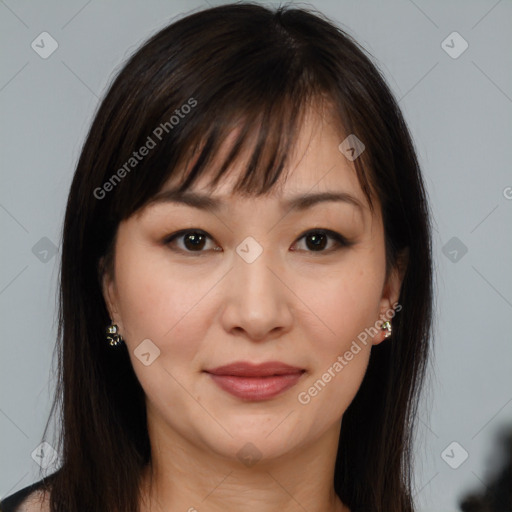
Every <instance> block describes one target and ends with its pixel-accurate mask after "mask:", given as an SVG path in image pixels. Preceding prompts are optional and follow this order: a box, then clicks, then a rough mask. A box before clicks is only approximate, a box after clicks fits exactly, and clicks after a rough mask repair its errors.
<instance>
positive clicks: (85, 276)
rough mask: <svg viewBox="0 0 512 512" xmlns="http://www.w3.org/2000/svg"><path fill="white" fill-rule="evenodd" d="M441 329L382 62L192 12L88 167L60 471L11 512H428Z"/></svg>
mask: <svg viewBox="0 0 512 512" xmlns="http://www.w3.org/2000/svg"><path fill="white" fill-rule="evenodd" d="M431 321H432V262H431V242H430V220H429V211H428V204H427V198H426V191H425V188H424V184H423V180H422V177H421V173H420V169H419V166H418V162H417V158H416V155H415V152H414V148H413V144H412V141H411V137H410V135H409V132H408V129H407V127H406V125H405V122H404V120H403V117H402V115H401V113H400V110H399V108H398V106H397V104H396V102H395V100H394V99H393V97H392V95H391V93H390V91H389V89H388V87H387V85H386V84H385V82H384V80H383V78H382V77H381V75H380V74H379V72H378V70H377V69H376V67H375V65H374V64H372V63H371V61H370V59H369V58H368V57H367V56H366V55H365V53H364V51H363V50H362V49H361V48H360V47H359V46H358V45H357V44H356V43H355V42H354V41H353V40H352V39H351V38H350V37H349V36H348V35H347V34H345V33H344V32H343V31H341V30H340V29H339V28H337V27H335V26H334V25H333V24H332V23H331V22H329V21H328V20H327V19H325V18H324V17H323V16H322V15H321V14H313V13H312V12H311V11H306V10H302V9H292V8H288V7H282V8H279V9H276V10H271V9H268V8H266V7H263V6H258V5H252V4H236V5H226V6H220V7H215V8H211V9H207V10H203V11H201V12H197V13H194V14H192V15H189V16H187V17H185V18H183V19H181V20H179V21H177V22H175V23H173V24H172V25H170V26H168V27H166V28H165V29H163V30H161V31H160V32H159V33H157V34H156V35H154V36H153V37H152V38H151V39H150V40H149V41H148V42H147V43H145V44H144V45H143V46H142V48H140V49H139V50H138V51H137V52H136V53H135V54H134V55H133V56H132V57H131V58H130V59H129V61H128V63H127V64H126V65H125V66H124V68H123V69H122V71H121V72H120V74H119V75H118V77H117V78H116V80H115V81H114V83H113V84H112V86H111V87H110V90H109V91H108V93H107V95H106V97H105V99H104V100H103V102H102V104H101V106H100V108H99V111H98V112H97V114H96V117H95V119H94V122H93V124H92V127H91V129H90V132H89V134H88V137H87V140H86V142H85V145H84V147H83V149H82V153H81V156H80V159H79V162H78V166H77V169H76V172H75V175H74V179H73V183H72V185H71V190H70V194H69V199H68V204H67V210H66V216H65V222H64V230H63V241H62V265H61V280H60V309H59V343H60V346H59V348H60V351H61V352H60V354H61V357H60V359H59V369H60V383H59V386H58V389H57V393H56V398H55V402H54V406H53V408H52V413H53V412H54V411H55V410H56V407H58V406H59V407H61V409H62V418H61V420H62V436H61V438H60V445H59V448H60V453H61V458H62V461H61V465H60V468H59V469H58V470H56V471H55V472H54V473H53V474H51V475H50V476H48V477H46V478H44V479H42V480H41V481H40V482H37V483H36V484H34V485H33V486H31V487H29V488H26V489H24V490H22V491H20V492H19V493H17V494H16V495H14V496H12V497H10V498H8V499H6V500H5V501H4V502H3V504H2V506H3V508H2V510H4V512H5V511H6V510H7V511H9V510H15V507H16V506H17V503H20V502H21V501H22V500H24V506H25V507H26V508H25V509H26V510H31V511H32V510H41V509H42V510H52V511H66V512H78V511H84V510H87V511H89V510H94V511H97V512H100V511H105V512H106V511H109V512H111V511H122V512H128V511H149V510H152V511H163V510H189V511H193V510H199V511H203V510H204V511H208V510H211V511H216V510H220V509H222V510H238V511H240V510H241V511H244V510H251V511H254V510H257V511H267V510H269V511H270V510H272V511H274V510H282V511H285V512H288V511H292V510H293V511H295V510H308V511H310V512H316V511H320V510H322V511H329V512H334V511H336V512H341V511H343V512H348V511H351V512H357V511H370V510H371V511H373V512H378V511H379V512H384V511H386V512H389V511H394V512H395V511H396V512H405V511H408V512H410V511H412V510H414V504H413V501H412V491H411V474H412V468H411V440H412V434H413V430H414V426H415V419H416V418H415V413H416V409H417V404H418V398H419V394H420V391H421V388H422V383H423V379H424V375H425V369H426V365H427V361H428V355H429V350H430V348H429V343H430V335H431V334H430V333H431ZM105 328H106V331H105Z"/></svg>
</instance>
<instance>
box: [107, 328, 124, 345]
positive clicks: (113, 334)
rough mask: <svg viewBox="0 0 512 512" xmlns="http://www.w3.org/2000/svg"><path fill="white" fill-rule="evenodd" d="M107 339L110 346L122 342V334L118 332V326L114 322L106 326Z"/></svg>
mask: <svg viewBox="0 0 512 512" xmlns="http://www.w3.org/2000/svg"><path fill="white" fill-rule="evenodd" d="M106 333H107V341H108V342H109V344H110V346H111V347H118V346H119V345H121V344H122V343H123V338H122V336H121V335H120V334H119V333H118V328H117V325H116V324H111V325H109V326H108V327H107V330H106Z"/></svg>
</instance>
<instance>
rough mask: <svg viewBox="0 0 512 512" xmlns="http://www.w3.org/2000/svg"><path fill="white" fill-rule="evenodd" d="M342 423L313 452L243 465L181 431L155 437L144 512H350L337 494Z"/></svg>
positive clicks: (144, 481) (146, 476)
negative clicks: (205, 446)
mask: <svg viewBox="0 0 512 512" xmlns="http://www.w3.org/2000/svg"><path fill="white" fill-rule="evenodd" d="M340 425H341V424H336V425H335V427H334V428H333V429H332V431H330V432H327V433H326V434H324V435H323V436H322V437H321V438H319V439H318V440H317V441H316V442H314V443H313V444H312V445H309V446H308V447H301V448H300V449H297V450H296V453H290V452H287V453H286V454H284V455H282V456H280V457H278V458H274V459H265V458H264V457H263V458H261V459H260V460H258V461H257V462H255V463H254V464H252V465H251V464H250V462H248V463H247V465H246V464H243V463H242V462H241V461H240V460H238V458H237V457H235V458H229V457H227V456H225V455H222V454H218V453H215V452H213V451H212V450H210V449H208V448H201V447H198V446H197V445H195V444H193V443H191V442H189V441H188V440H187V439H185V438H184V437H182V436H179V435H177V434H176V433H175V432H169V431H168V429H167V430H166V431H165V435H162V431H160V434H159V435H156V436H155V434H156V433H157V431H158V429H156V430H155V431H154V432H153V435H151V433H150V439H151V440H152V443H151V445H152V453H151V455H152V461H151V463H150V464H149V465H148V466H147V468H146V470H145V472H144V474H143V478H142V507H141V510H142V511H143V512H150V511H151V512H163V511H168V510H183V511H188V512H203V511H208V512H226V510H237V512H275V510H279V511H280V512H298V511H304V510H307V511H308V512H350V511H349V509H348V508H347V507H346V506H344V505H343V503H342V502H341V500H340V499H339V497H338V496H337V495H336V493H335V491H334V485H333V482H334V462H335V458H336V448H337V444H338V439H339V429H340Z"/></svg>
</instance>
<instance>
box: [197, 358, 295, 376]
mask: <svg viewBox="0 0 512 512" xmlns="http://www.w3.org/2000/svg"><path fill="white" fill-rule="evenodd" d="M205 371H206V372H207V373H212V374H213V375H231V376H235V377H269V376H271V375H291V374H295V373H302V372H304V371H305V370H304V369H303V368H298V367H297V366H290V365H289V364H285V363H281V362H280V361H268V362H266V363H260V364H253V363H249V362H246V361H236V362H234V363H231V364H227V365H224V366H219V367H217V368H212V369H209V370H205Z"/></svg>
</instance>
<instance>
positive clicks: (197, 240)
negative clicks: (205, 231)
mask: <svg viewBox="0 0 512 512" xmlns="http://www.w3.org/2000/svg"><path fill="white" fill-rule="evenodd" d="M202 237H203V235H201V234H200V233H192V234H189V235H187V236H186V237H185V246H186V247H187V249H190V248H196V249H197V248H199V249H202V248H203V245H204V239H203V240H201V238H202ZM188 241H191V242H192V244H191V245H190V247H189V245H188V244H187V242H188ZM202 243H203V245H202Z"/></svg>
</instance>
